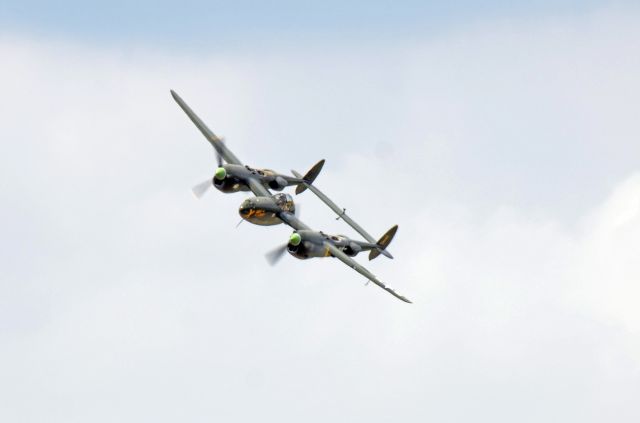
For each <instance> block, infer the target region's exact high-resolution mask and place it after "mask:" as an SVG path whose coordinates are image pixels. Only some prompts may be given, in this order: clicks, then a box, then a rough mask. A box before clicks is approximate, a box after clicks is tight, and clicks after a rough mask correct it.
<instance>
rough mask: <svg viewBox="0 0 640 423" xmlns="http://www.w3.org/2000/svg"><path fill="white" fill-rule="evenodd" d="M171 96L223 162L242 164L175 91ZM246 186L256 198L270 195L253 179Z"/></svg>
mask: <svg viewBox="0 0 640 423" xmlns="http://www.w3.org/2000/svg"><path fill="white" fill-rule="evenodd" d="M171 96H172V97H173V99H174V100H175V101H176V103H178V106H180V108H182V110H184V112H185V113H186V114H187V116H189V119H191V121H192V122H193V123H194V124H195V125H196V127H197V128H198V129H199V130H200V132H202V135H204V137H205V138H206V139H207V141H209V142H210V143H211V145H212V146H213V148H215V150H216V151H217V152H218V154H219V155H220V156H221V157H222V158H223V159H224V161H225V162H227V163H231V164H237V165H241V164H242V162H241V161H240V160H239V159H238V158H237V157H236V155H235V154H233V152H231V150H229V148H227V146H226V145H225V144H224V143H223V142H222V140H221V139H220V138H218V137H217V136H216V134H214V133H213V131H211V129H209V128H208V127H207V125H205V123H204V122H203V121H202V119H200V118H199V117H198V115H196V114H195V113H194V112H193V110H191V107H189V106H188V105H187V103H185V102H184V100H183V99H182V98H181V97H180V96H179V95H178V94H177V93H176V92H175V91H173V90H171ZM247 185H249V188H250V189H251V191H253V193H254V194H255V195H257V196H258V197H268V196H270V195H271V193H270V192H269V190H268V189H266V188H265V187H264V185H262V184H261V183H260V181H258V180H257V179H255V178H249V179H248V180H247Z"/></svg>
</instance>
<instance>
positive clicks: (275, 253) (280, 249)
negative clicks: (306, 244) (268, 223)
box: [264, 232, 302, 266]
mask: <svg viewBox="0 0 640 423" xmlns="http://www.w3.org/2000/svg"><path fill="white" fill-rule="evenodd" d="M301 242H302V237H301V236H300V234H299V233H297V232H294V233H292V234H291V236H290V237H289V242H287V243H286V244H283V245H279V246H277V247H276V248H274V249H273V250H271V251H269V252H268V253H267V254H265V255H264V256H265V257H266V259H267V261H268V262H269V264H270V265H272V266H275V265H276V264H277V263H278V262H279V261H280V259H281V258H282V256H284V253H285V252H286V251H287V247H288V246H289V244H291V245H300V243H301Z"/></svg>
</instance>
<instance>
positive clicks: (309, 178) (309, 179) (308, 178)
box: [296, 159, 324, 195]
mask: <svg viewBox="0 0 640 423" xmlns="http://www.w3.org/2000/svg"><path fill="white" fill-rule="evenodd" d="M322 166H324V159H322V160H320V161H319V162H318V163H316V164H315V165H314V166H313V167H312V168H311V169H310V170H309V171H308V172H307V174H306V175H304V176H303V177H302V179H303V180H304V182H306V183H307V184H309V185H311V184H312V183H313V181H315V180H316V178H317V177H318V175H319V174H320V171H321V170H322ZM306 189H307V186H306V185H305V184H300V185H298V186H297V187H296V195H297V194H300V193H302V192H304V190H306Z"/></svg>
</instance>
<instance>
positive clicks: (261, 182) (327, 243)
mask: <svg viewBox="0 0 640 423" xmlns="http://www.w3.org/2000/svg"><path fill="white" fill-rule="evenodd" d="M171 96H172V97H173V99H174V100H175V101H176V103H178V105H179V106H180V107H181V108H182V110H183V111H184V112H185V113H186V114H187V116H188V117H189V118H190V119H191V121H192V122H193V123H194V124H195V125H196V127H197V128H198V129H199V130H200V132H201V133H202V135H204V137H205V138H206V139H207V140H208V141H209V143H211V145H212V146H213V148H214V149H215V151H216V153H217V155H218V156H219V159H218V165H219V166H218V170H216V176H217V175H218V171H219V173H220V177H222V175H223V172H222V171H220V169H221V168H222V169H224V177H225V178H226V177H228V176H229V177H233V178H235V179H236V181H234V183H233V185H231V186H232V187H233V186H234V185H235V184H238V187H236V188H232V189H230V190H228V189H220V188H218V189H220V190H221V191H223V192H236V191H240V190H242V188H240V187H242V186H246V187H247V188H248V189H249V190H251V191H252V192H253V194H254V195H255V197H250V198H247V199H246V200H244V201H243V202H242V204H241V205H240V208H239V210H238V211H239V213H240V216H241V217H242V218H243V219H245V220H247V221H248V222H251V223H253V224H257V225H277V224H280V223H285V224H287V225H289V226H290V227H291V228H293V230H294V231H295V232H294V233H293V235H291V237H290V239H289V243H288V244H287V246H286V248H287V250H289V251H290V252H291V253H292V255H294V256H295V257H298V258H309V257H336V258H338V259H339V260H340V261H342V262H343V263H345V264H346V265H347V266H349V267H351V268H352V269H354V270H355V271H356V272H358V273H360V274H361V275H363V276H364V277H366V278H367V279H368V280H370V281H371V282H373V283H375V284H376V285H378V286H379V287H381V288H382V289H384V290H385V291H387V292H389V293H390V294H391V295H393V296H395V297H396V298H398V299H400V300H402V301H404V302H407V303H410V302H411V301H409V300H408V299H407V298H406V297H404V296H402V295H400V294H399V293H397V292H396V291H395V290H394V289H393V288H391V287H390V286H387V285H385V284H384V283H382V282H381V281H380V280H379V279H378V278H377V277H376V276H375V275H373V274H372V273H371V272H369V271H368V270H367V269H366V268H365V267H363V266H361V265H360V264H359V263H358V262H356V261H355V260H353V259H352V258H351V257H350V255H356V254H357V253H358V252H360V251H363V250H370V251H372V254H374V257H375V256H377V255H378V254H383V255H386V256H388V257H390V256H391V255H390V254H389V253H388V252H387V251H386V246H387V245H388V244H389V242H390V241H391V239H392V238H393V235H394V234H395V230H396V229H397V226H396V227H393V228H392V229H391V230H390V231H389V232H387V234H385V236H383V237H382V238H381V240H380V242H379V243H376V242H375V241H374V242H368V243H362V242H359V241H358V242H356V241H353V240H349V239H347V238H346V237H338V236H333V237H332V236H330V235H325V234H324V233H322V232H316V231H313V230H312V229H311V228H310V227H309V226H307V225H306V224H304V223H303V222H302V221H301V220H300V219H299V218H298V217H297V216H296V215H295V204H294V202H293V199H292V197H291V196H290V195H288V194H284V193H278V194H275V195H273V194H271V192H270V191H269V188H273V187H272V186H271V185H270V182H271V181H272V180H270V179H267V178H265V177H264V176H266V175H261V174H260V173H259V172H257V171H256V172H255V173H254V172H251V171H249V172H243V173H234V172H236V171H237V170H238V169H242V168H244V169H247V170H249V169H250V168H246V167H244V166H243V164H242V162H241V161H240V160H239V159H238V158H237V157H236V156H235V155H234V154H233V153H232V152H231V150H229V148H228V147H227V146H226V145H225V144H224V143H223V142H222V140H221V139H220V138H218V137H217V136H216V135H215V134H214V133H213V132H212V131H211V130H210V129H209V128H208V127H207V125H205V123H204V122H203V121H202V120H201V119H200V118H199V117H198V116H197V115H196V114H195V113H194V112H193V110H191V108H190V107H189V106H188V105H187V104H186V103H185V102H184V100H182V98H180V96H179V95H178V94H176V93H175V91H173V90H171ZM223 160H224V161H225V162H226V164H223V163H222V161H223ZM323 164H324V160H322V161H320V162H319V163H317V164H316V165H315V166H314V167H313V168H312V169H311V170H310V171H309V172H307V174H306V175H305V176H304V177H300V175H299V174H297V175H296V177H295V178H291V179H287V178H288V177H287V178H285V177H284V175H278V176H280V177H282V180H284V181H287V184H286V185H285V184H281V182H282V181H278V182H277V184H278V187H282V188H283V187H284V186H287V185H297V188H296V193H300V192H302V191H304V190H305V189H306V188H314V187H313V185H311V183H312V182H313V180H314V179H315V177H317V176H318V174H319V173H320V170H321V169H322V165H323ZM274 173H275V172H274ZM216 176H214V178H213V181H212V184H213V185H214V186H216V182H215V181H216ZM276 178H277V176H276ZM219 180H221V179H219ZM207 184H211V182H209V181H207ZM216 187H217V186H216ZM282 188H280V189H282ZM195 191H196V190H194V192H195ZM314 192H315V191H314ZM317 192H319V191H317ZM317 192H315V193H316V195H318V194H317ZM321 198H322V197H321ZM329 201H330V200H329ZM336 207H337V206H336ZM342 217H343V218H344V213H343V216H342ZM354 223H355V222H354ZM363 232H364V231H363ZM369 238H370V237H369ZM371 239H373V238H371ZM367 241H369V239H368V240H367ZM294 244H295V245H294ZM289 246H291V248H289ZM373 251H376V253H373ZM370 258H371V256H370Z"/></svg>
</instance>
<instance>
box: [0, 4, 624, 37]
mask: <svg viewBox="0 0 640 423" xmlns="http://www.w3.org/2000/svg"><path fill="white" fill-rule="evenodd" d="M633 4H634V2H632V1H617V2H611V1H603V0H581V1H578V0H558V1H551V0H536V1H526V2H512V1H488V2H477V1H447V2H437V1H407V2H397V1H380V0H374V1H350V2H345V1H335V0H328V1H322V2H306V1H303V2H299V1H287V0H278V1H246V0H242V1H193V0H188V1H180V2H176V1H147V0H143V1H137V2H130V1H122V0H115V1H100V2H85V1H60V2H49V1H7V2H3V4H2V6H1V7H0V25H2V27H4V28H9V29H12V30H15V31H20V32H23V33H27V34H38V35H41V36H61V37H66V38H70V39H74V38H77V37H81V38H83V39H87V38H88V39H93V40H96V41H106V42H114V43H118V42H126V41H131V40H133V41H138V42H140V41H144V42H151V43H159V44H162V43H171V44H182V43H187V44H193V43H195V44H196V45H198V44H200V43H207V44H209V45H211V46H212V47H218V48H223V49H227V48H230V47H236V46H242V47H245V48H250V47H251V46H252V45H254V44H256V43H257V44H258V45H261V46H262V45H264V44H265V43H268V44H271V43H295V44H298V43H300V42H303V41H304V40H309V39H312V40H316V41H320V40H326V39H332V40H340V39H343V38H344V37H346V38H348V39H349V38H355V39H362V40H370V39H373V40H376V41H381V42H389V41H390V40H392V39H398V38H400V39H402V38H409V39H411V38H420V37H424V36H429V35H433V34H434V33H439V32H447V31H451V30H452V29H453V28H461V27H464V26H465V25H469V24H479V23H482V22H487V21H496V20H500V19H506V20H508V19H525V20H527V19H537V18H543V17H565V16H576V15H581V14H584V13H588V12H592V11H594V10H597V9H598V8H602V7H608V8H610V7H612V6H614V5H616V6H618V7H622V6H623V5H633Z"/></svg>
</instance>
